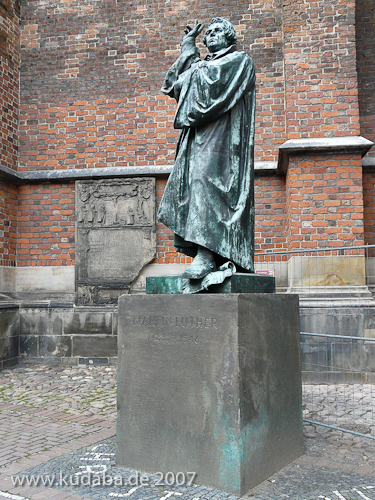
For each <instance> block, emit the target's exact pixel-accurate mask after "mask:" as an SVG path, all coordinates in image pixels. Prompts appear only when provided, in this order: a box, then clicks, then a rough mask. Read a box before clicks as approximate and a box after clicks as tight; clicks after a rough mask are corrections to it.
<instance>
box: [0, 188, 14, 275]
mask: <svg viewBox="0 0 375 500" xmlns="http://www.w3.org/2000/svg"><path fill="white" fill-rule="evenodd" d="M16 236H17V187H16V186H11V185H9V184H8V183H5V182H3V181H1V180H0V266H15V265H16Z"/></svg>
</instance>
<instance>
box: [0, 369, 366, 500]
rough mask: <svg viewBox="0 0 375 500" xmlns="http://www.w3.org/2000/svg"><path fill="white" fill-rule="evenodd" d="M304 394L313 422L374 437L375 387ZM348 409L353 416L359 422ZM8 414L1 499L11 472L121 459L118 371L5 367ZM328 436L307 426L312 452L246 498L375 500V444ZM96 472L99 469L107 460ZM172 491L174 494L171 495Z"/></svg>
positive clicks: (116, 492)
mask: <svg viewBox="0 0 375 500" xmlns="http://www.w3.org/2000/svg"><path fill="white" fill-rule="evenodd" d="M303 390H304V409H305V415H304V417H305V418H308V419H310V420H315V419H316V420H317V421H319V422H322V423H325V420H324V419H326V418H327V419H329V420H330V422H335V419H336V423H335V425H338V424H342V426H344V425H346V426H353V429H352V430H355V428H361V429H363V430H364V431H365V432H366V433H367V434H369V435H370V434H371V433H374V424H375V418H374V417H375V412H374V409H375V386H370V385H369V384H364V385H362V384H352V385H348V384H339V385H336V386H335V385H329V386H328V385H307V384H305V385H304V389H303ZM93 402H96V403H99V404H95V405H93V404H92V403H93ZM95 406H97V407H95ZM347 410H349V411H351V412H352V415H350V416H349V417H350V418H349V417H348V415H347ZM362 410H363V411H362ZM322 411H323V412H324V413H325V415H322ZM306 415H307V416H306ZM311 415H313V416H314V417H315V418H312V416H311ZM0 417H1V418H0V481H1V482H0V500H3V498H4V500H5V498H7V500H9V497H2V496H1V492H8V491H10V490H12V489H13V484H12V483H11V482H8V481H7V480H6V479H5V478H6V477H9V475H11V474H17V473H20V472H25V471H42V470H43V471H46V472H48V473H49V474H51V473H59V471H60V470H62V471H64V470H70V469H69V467H70V468H71V467H72V466H73V467H76V468H75V469H73V470H74V472H77V470H80V469H79V467H80V466H82V463H85V462H84V461H82V460H80V459H81V458H84V457H85V455H84V454H85V453H86V452H90V450H92V449H93V448H95V446H98V444H104V445H105V447H107V448H103V449H102V450H101V451H103V450H104V451H105V450H106V449H107V451H108V450H112V452H113V450H114V444H115V442H114V438H113V436H114V433H115V420H116V368H115V367H108V366H100V365H99V366H98V365H95V366H90V365H75V366H73V367H70V366H69V367H68V366H62V365H55V366H49V365H27V364H21V365H18V366H16V367H14V368H9V369H6V370H4V371H3V372H1V373H0ZM358 419H363V420H361V422H359V421H358ZM359 425H360V426H363V427H358V426H359ZM338 426H340V425H338ZM355 426H357V427H355ZM319 429H323V427H321V426H316V425H314V424H308V423H306V426H305V446H306V453H305V455H304V456H303V457H301V458H300V459H298V460H297V461H295V462H293V464H291V465H290V466H288V467H286V468H284V469H282V471H280V472H278V473H277V474H275V475H274V476H273V477H272V478H270V479H272V480H273V481H274V482H270V481H268V480H267V481H265V482H264V483H262V484H261V485H259V486H257V487H256V488H255V489H253V490H252V491H251V492H250V493H249V494H248V495H247V496H245V497H246V499H247V498H249V500H250V499H251V500H252V499H254V500H282V499H286V498H289V499H292V500H319V499H325V498H330V499H331V500H342V497H343V498H345V500H364V498H366V497H367V498H369V499H371V500H375V442H374V441H372V440H370V439H366V438H363V437H360V436H355V435H353V434H343V433H342V432H340V431H336V430H333V429H329V428H324V429H327V431H324V432H320V431H319ZM86 457H87V456H86ZM110 458H111V460H112V458H113V456H111V457H110ZM78 459H79V460H78ZM86 463H88V462H86ZM101 463H103V462H101ZM91 465H100V461H99V462H97V463H95V462H92V463H91ZM111 467H112V469H113V471H115V472H116V471H117V470H118V469H116V467H114V465H111ZM348 471H349V472H348ZM353 471H355V472H353ZM40 488H41V489H40V490H38V493H37V492H34V493H32V492H31V493H32V497H31V500H69V499H70V500H78V498H80V500H84V499H90V500H96V499H98V500H99V499H100V500H113V499H116V498H120V499H121V498H126V499H127V498H129V500H140V499H142V500H161V499H162V498H164V500H168V499H169V498H171V500H176V499H181V500H193V499H194V498H197V499H198V498H199V500H235V497H233V496H230V495H229V494H227V493H224V492H220V491H218V490H210V489H208V488H203V487H201V486H195V487H194V488H193V489H190V490H189V488H187V487H183V486H180V487H178V488H175V487H173V488H170V487H169V486H168V485H164V487H163V488H155V487H149V488H139V489H137V490H135V491H134V492H133V493H131V494H129V492H130V489H131V488H129V487H125V488H124V489H121V488H120V487H117V488H116V487H115V488H113V489H110V488H106V489H101V488H100V487H92V488H91V489H81V490H80V491H79V492H77V491H73V490H68V489H67V488H65V489H56V488H45V487H40ZM30 489H31V487H29V490H30ZM23 491H24V492H26V491H27V490H26V489H24V490H23ZM169 491H172V493H173V494H170V496H168V495H169V493H168V492H169ZM335 492H338V493H339V494H340V495H341V496H340V495H339V494H338V493H335ZM358 492H359V493H358ZM77 493H78V495H77ZM177 493H181V495H177ZM360 493H361V494H360ZM19 495H20V496H23V497H25V495H24V494H22V493H20V494H19ZM44 495H45V496H44ZM120 495H126V496H120ZM251 495H252V496H251ZM363 495H364V496H363ZM165 497H168V498H165Z"/></svg>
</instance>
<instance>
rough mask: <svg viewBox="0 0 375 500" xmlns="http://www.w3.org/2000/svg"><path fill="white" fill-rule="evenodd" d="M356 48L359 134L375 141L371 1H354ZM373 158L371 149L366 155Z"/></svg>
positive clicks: (373, 16) (374, 17)
mask: <svg viewBox="0 0 375 500" xmlns="http://www.w3.org/2000/svg"><path fill="white" fill-rule="evenodd" d="M355 22H356V24H355V26H356V48H357V72H358V94H359V118H360V127H361V134H362V135H363V136H364V137H366V139H369V140H370V141H373V142H374V141H375V92H374V89H375V31H374V26H375V6H374V2H373V1H372V0H357V1H356V19H355ZM367 156H368V157H371V158H374V157H375V148H374V147H372V149H371V151H370V152H369V153H368V155H367Z"/></svg>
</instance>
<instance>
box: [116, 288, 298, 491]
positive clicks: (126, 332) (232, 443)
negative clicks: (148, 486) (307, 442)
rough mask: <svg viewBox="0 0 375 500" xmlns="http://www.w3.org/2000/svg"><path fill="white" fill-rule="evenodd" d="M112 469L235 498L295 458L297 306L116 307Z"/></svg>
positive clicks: (281, 299) (241, 302) (232, 300)
mask: <svg viewBox="0 0 375 500" xmlns="http://www.w3.org/2000/svg"><path fill="white" fill-rule="evenodd" d="M119 354H120V360H119V375H118V408H119V412H118V420H117V453H116V463H117V465H118V466H124V467H127V468H131V469H137V470H141V471H146V472H158V471H161V472H163V473H166V472H168V471H172V472H174V473H175V474H176V473H177V472H184V473H185V474H186V473H187V472H196V473H197V477H196V481H195V482H196V483H198V484H202V485H205V486H211V487H213V488H217V489H221V490H224V491H227V492H230V493H233V494H236V495H243V494H244V493H245V492H246V491H248V490H249V489H250V488H252V487H254V486H255V485H257V484H259V483H260V482H261V481H263V480H264V479H266V478H268V477H270V476H271V475H272V474H273V473H274V472H276V471H277V470H279V469H281V468H282V467H283V466H285V465H287V464H288V463H290V462H291V461H292V460H294V459H296V458H297V457H298V456H300V455H301V454H302V453H303V445H302V411H301V369H300V348H299V312H298V297H297V296H294V295H274V294H268V293H266V294H203V295H179V294H177V295H146V296H139V295H133V296H131V295H130V296H129V295H124V296H122V297H120V299H119Z"/></svg>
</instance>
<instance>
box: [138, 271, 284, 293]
mask: <svg viewBox="0 0 375 500" xmlns="http://www.w3.org/2000/svg"><path fill="white" fill-rule="evenodd" d="M194 281H197V282H199V281H202V280H194ZM182 286H183V279H182V278H181V276H178V275H177V276H176V275H172V276H149V277H147V278H146V293H148V294H164V293H167V294H175V293H183V292H182ZM201 293H202V292H201ZM203 293H275V278H274V277H272V276H264V275H262V274H256V273H251V274H250V273H235V274H233V275H232V276H229V277H228V278H226V279H225V281H224V282H223V283H220V284H218V285H211V286H210V288H209V289H208V290H207V292H203Z"/></svg>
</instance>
